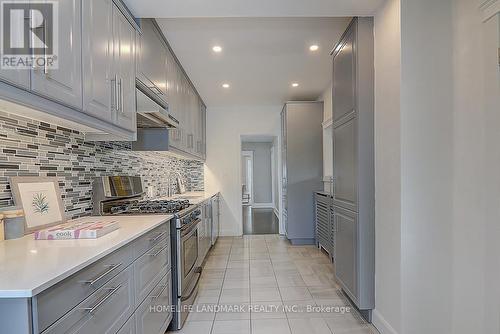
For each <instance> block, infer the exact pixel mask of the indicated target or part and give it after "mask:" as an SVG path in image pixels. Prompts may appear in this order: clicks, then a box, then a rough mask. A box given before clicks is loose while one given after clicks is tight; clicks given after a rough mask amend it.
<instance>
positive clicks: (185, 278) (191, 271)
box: [178, 219, 201, 295]
mask: <svg viewBox="0 0 500 334" xmlns="http://www.w3.org/2000/svg"><path fill="white" fill-rule="evenodd" d="M200 222H201V220H199V219H198V220H196V221H194V222H193V223H191V224H189V225H188V226H186V227H184V226H183V228H181V230H180V231H179V233H180V243H179V246H180V249H179V253H178V254H179V255H180V259H179V260H180V261H179V263H180V266H179V278H180V284H179V294H180V295H185V294H186V292H189V291H187V289H188V287H192V286H193V280H197V277H196V276H197V275H196V274H197V271H199V270H197V268H196V263H197V262H198V249H199V244H198V224H199V223H200Z"/></svg>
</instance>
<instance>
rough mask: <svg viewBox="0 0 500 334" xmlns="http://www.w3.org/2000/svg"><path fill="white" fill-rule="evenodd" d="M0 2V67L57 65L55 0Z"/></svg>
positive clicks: (45, 67) (17, 67)
mask: <svg viewBox="0 0 500 334" xmlns="http://www.w3.org/2000/svg"><path fill="white" fill-rule="evenodd" d="M0 4H1V12H0V17H1V21H2V23H1V25H0V26H1V34H0V38H1V39H2V40H1V68H2V69H31V68H34V69H43V70H44V71H46V70H47V69H48V68H50V69H54V68H57V37H58V28H59V27H58V15H57V14H58V12H57V11H58V3H57V1H5V0H0Z"/></svg>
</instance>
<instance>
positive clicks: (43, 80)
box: [31, 0, 83, 109]
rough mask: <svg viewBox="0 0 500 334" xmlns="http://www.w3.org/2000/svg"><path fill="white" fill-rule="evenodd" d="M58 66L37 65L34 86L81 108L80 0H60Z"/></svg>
mask: <svg viewBox="0 0 500 334" xmlns="http://www.w3.org/2000/svg"><path fill="white" fill-rule="evenodd" d="M57 3H58V4H59V8H58V20H59V29H58V55H57V57H58V64H59V67H58V68H57V69H51V68H43V67H38V68H35V69H34V70H33V71H32V72H31V73H32V77H31V89H32V90H33V91H34V92H36V93H38V94H40V95H43V96H45V97H47V98H50V99H52V100H54V101H58V102H60V103H62V104H65V105H67V106H70V107H74V108H77V109H82V103H83V99H82V95H83V94H82V90H83V89H82V41H81V37H82V30H81V29H82V25H81V0H58V1H57Z"/></svg>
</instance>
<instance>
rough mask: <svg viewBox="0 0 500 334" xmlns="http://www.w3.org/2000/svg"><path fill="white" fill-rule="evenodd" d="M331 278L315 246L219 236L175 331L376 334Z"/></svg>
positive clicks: (324, 258) (200, 333)
mask: <svg viewBox="0 0 500 334" xmlns="http://www.w3.org/2000/svg"><path fill="white" fill-rule="evenodd" d="M333 274H334V272H333V266H332V265H331V262H330V260H329V259H328V257H327V256H326V255H325V254H324V253H322V252H321V251H319V250H318V249H317V248H316V247H314V246H291V245H290V244H289V243H288V242H287V241H286V240H284V239H283V238H281V237H279V236H278V235H255V236H244V237H235V238H231V237H225V238H220V239H219V241H218V242H217V244H216V246H215V247H214V248H213V249H212V250H211V252H210V253H209V257H208V259H207V262H206V265H205V268H204V270H203V274H202V279H201V281H200V291H199V293H198V297H197V299H196V305H195V306H194V309H193V312H191V314H190V315H189V317H188V319H187V322H186V324H185V326H184V328H183V329H182V330H181V331H180V332H178V333H179V334H234V333H242V334H250V333H252V334H304V333H309V334H332V333H334V334H339V333H342V334H374V333H378V332H377V331H376V330H375V329H373V327H372V326H371V325H369V324H367V323H366V322H365V321H364V320H362V319H361V317H360V316H359V315H358V314H357V313H355V311H352V309H349V312H348V311H347V309H346V307H348V305H349V304H348V303H347V301H346V299H345V297H344V296H343V295H342V294H341V292H340V291H339V290H338V287H337V286H336V284H335V282H334V281H333V276H334V275H333ZM321 306H323V308H321V309H319V308H320V307H321ZM328 306H330V309H328V308H327V307H328Z"/></svg>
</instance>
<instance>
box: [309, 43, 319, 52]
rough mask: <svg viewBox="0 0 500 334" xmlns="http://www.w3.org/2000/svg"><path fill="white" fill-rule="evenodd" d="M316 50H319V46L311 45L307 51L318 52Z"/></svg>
mask: <svg viewBox="0 0 500 334" xmlns="http://www.w3.org/2000/svg"><path fill="white" fill-rule="evenodd" d="M318 49H319V46H317V45H316V44H313V45H311V46H310V47H309V50H311V51H318Z"/></svg>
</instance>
